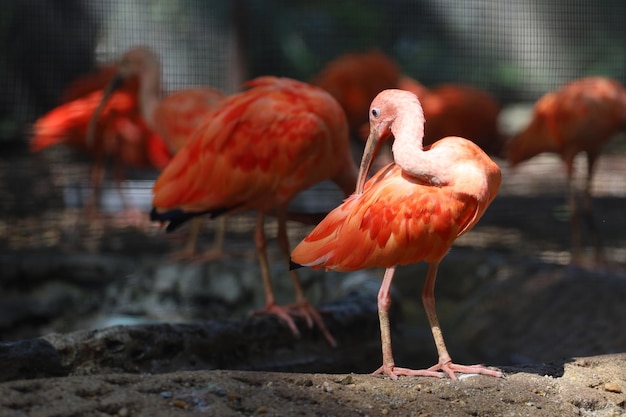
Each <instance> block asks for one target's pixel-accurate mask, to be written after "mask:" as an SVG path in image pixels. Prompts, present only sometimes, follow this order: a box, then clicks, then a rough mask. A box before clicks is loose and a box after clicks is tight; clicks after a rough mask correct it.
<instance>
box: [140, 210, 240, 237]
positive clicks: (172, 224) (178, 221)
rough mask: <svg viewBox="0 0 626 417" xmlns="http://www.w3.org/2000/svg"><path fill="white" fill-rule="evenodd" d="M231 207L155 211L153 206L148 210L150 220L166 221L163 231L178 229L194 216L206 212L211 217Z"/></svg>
mask: <svg viewBox="0 0 626 417" xmlns="http://www.w3.org/2000/svg"><path fill="white" fill-rule="evenodd" d="M233 209H234V207H228V208H221V209H214V210H204V211H185V210H182V209H172V210H168V211H164V212H162V213H160V212H158V211H157V209H156V207H153V208H152V210H151V211H150V220H151V221H153V222H161V223H167V227H166V228H165V231H166V232H171V231H174V230H176V229H178V228H179V227H180V226H182V225H183V224H184V223H185V222H187V221H188V220H191V219H193V218H194V217H199V216H204V215H207V214H208V215H209V218H211V219H213V218H215V217H218V216H220V215H222V214H224V213H227V212H229V211H231V210H233Z"/></svg>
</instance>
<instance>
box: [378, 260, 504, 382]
mask: <svg viewBox="0 0 626 417" xmlns="http://www.w3.org/2000/svg"><path fill="white" fill-rule="evenodd" d="M438 267H439V263H432V264H430V265H429V267H428V274H427V276H426V283H425V284H424V290H423V291H422V301H423V303H424V308H425V310H426V315H427V316H428V322H429V323H430V327H431V331H432V333H433V337H434V339H435V345H436V346H437V352H438V353H439V362H438V363H437V365H434V366H431V367H430V368H428V369H423V370H413V369H407V368H398V367H396V366H395V364H394V360H393V353H392V350H391V332H390V330H389V315H388V312H389V307H390V305H391V295H390V288H391V281H392V279H393V274H394V272H395V267H392V268H387V270H386V271H385V276H384V278H383V283H382V285H381V287H380V291H379V293H378V316H379V318H380V335H381V341H382V348H383V365H382V366H381V367H380V368H378V369H377V370H376V371H375V372H374V374H375V375H376V374H384V375H387V376H389V377H390V378H391V379H397V378H398V376H401V375H406V376H434V377H439V378H440V377H442V376H443V374H442V373H441V372H440V371H443V372H445V373H446V374H447V375H448V376H449V377H450V378H452V379H457V378H456V375H455V372H459V373H465V374H483V375H489V376H494V377H502V376H503V375H502V373H501V372H499V371H493V370H491V369H487V368H485V367H484V366H482V365H470V366H466V365H457V364H454V363H452V359H451V358H450V355H449V354H448V350H447V349H446V345H445V343H444V341H443V334H442V333H441V327H440V326H439V320H438V319H437V313H436V312H435V279H436V278H437V269H438Z"/></svg>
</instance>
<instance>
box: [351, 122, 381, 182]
mask: <svg viewBox="0 0 626 417" xmlns="http://www.w3.org/2000/svg"><path fill="white" fill-rule="evenodd" d="M380 143H381V141H380V135H379V133H378V129H377V128H376V127H373V126H371V125H370V134H369V136H368V137H367V142H366V143H365V149H363V158H362V159H361V167H360V168H359V176H358V177H357V180H356V191H355V194H362V193H363V187H364V186H365V181H366V180H367V175H368V174H369V171H370V169H371V167H372V161H373V160H374V157H375V156H376V154H377V153H378V150H379V148H380Z"/></svg>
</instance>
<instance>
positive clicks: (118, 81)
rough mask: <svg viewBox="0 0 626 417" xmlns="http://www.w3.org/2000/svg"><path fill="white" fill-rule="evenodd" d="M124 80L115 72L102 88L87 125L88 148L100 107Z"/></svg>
mask: <svg viewBox="0 0 626 417" xmlns="http://www.w3.org/2000/svg"><path fill="white" fill-rule="evenodd" d="M124 81H125V78H124V76H123V75H122V74H116V75H115V77H113V79H112V80H111V82H110V83H109V85H107V87H106V88H105V89H104V92H103V94H102V100H100V103H99V104H98V107H96V109H95V110H94V112H93V115H92V116H91V119H89V124H88V125H87V138H86V141H87V147H88V148H90V147H92V146H93V144H94V141H95V139H94V136H95V131H96V124H97V123H98V119H99V118H100V114H101V113H102V109H104V106H105V105H106V104H107V101H108V100H109V97H111V94H113V92H114V91H115V90H117V89H118V88H120V87H121V86H122V84H124Z"/></svg>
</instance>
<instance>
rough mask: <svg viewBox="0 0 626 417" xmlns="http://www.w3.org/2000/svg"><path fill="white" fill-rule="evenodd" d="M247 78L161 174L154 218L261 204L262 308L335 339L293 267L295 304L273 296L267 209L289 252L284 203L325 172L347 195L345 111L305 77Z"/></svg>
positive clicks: (350, 181)
mask: <svg viewBox="0 0 626 417" xmlns="http://www.w3.org/2000/svg"><path fill="white" fill-rule="evenodd" d="M247 85H248V87H250V89H248V90H246V91H244V92H241V93H238V94H234V95H231V96H228V97H227V98H226V99H225V100H224V101H222V102H221V103H220V105H219V106H218V109H216V110H215V111H214V112H213V113H212V114H211V115H210V117H209V118H208V119H207V120H206V121H205V122H204V123H203V124H202V125H201V126H200V127H199V128H198V130H196V133H195V134H194V135H193V137H192V138H191V140H190V141H189V142H188V143H187V144H186V145H185V146H184V147H183V148H182V149H181V150H180V151H179V152H178V153H177V154H176V156H175V157H174V159H173V160H172V162H171V163H170V164H169V165H168V166H167V168H165V170H164V171H163V172H162V174H161V176H160V177H159V178H158V179H157V181H156V183H155V185H154V189H153V192H154V199H153V202H152V203H153V206H154V209H153V211H152V214H151V215H152V219H153V220H155V221H161V222H167V223H169V224H168V226H167V230H173V229H175V228H176V227H178V226H179V225H180V224H182V223H183V222H185V221H186V220H188V219H190V218H193V217H195V216H200V215H203V214H208V215H210V216H211V217H215V216H218V215H220V214H226V213H233V212H237V211H242V210H254V211H256V212H257V223H256V230H255V234H254V241H255V244H256V249H257V253H258V259H259V263H260V266H261V275H262V278H263V284H264V287H265V296H266V305H265V308H264V309H263V310H261V311H262V312H265V313H270V314H274V315H276V316H278V317H279V318H280V319H282V320H283V321H284V322H286V323H287V324H288V326H289V327H290V329H291V330H292V331H293V333H294V334H296V335H298V334H299V331H298V329H297V327H296V325H295V323H294V321H293V318H292V316H293V315H300V316H304V317H305V318H306V320H307V322H308V324H309V325H312V324H313V323H315V324H316V325H317V326H318V327H319V328H320V329H321V331H322V332H323V334H324V336H325V337H326V339H327V340H328V341H329V342H330V343H331V344H333V345H334V344H335V340H334V338H333V337H332V335H331V334H330V333H329V332H328V330H327V329H326V326H325V325H324V322H323V320H322V319H321V317H320V315H319V313H318V312H317V311H316V310H315V309H314V308H313V307H312V306H311V305H310V304H309V302H308V301H307V299H306V297H305V294H304V292H303V290H302V288H301V285H300V283H299V280H298V277H297V275H296V273H295V271H291V272H290V277H291V280H292V282H293V285H294V287H295V292H296V304H294V305H293V306H279V305H277V304H276V301H275V298H274V294H273V290H272V285H271V281H270V273H269V263H268V258H267V253H266V246H267V242H266V236H265V232H264V221H265V216H266V214H269V213H271V214H275V215H276V217H277V218H278V236H277V241H278V245H279V247H280V249H281V251H282V252H283V254H284V255H285V258H286V259H287V260H288V259H289V251H290V248H289V241H288V238H287V228H286V218H287V205H288V204H289V202H290V201H291V199H292V198H293V196H294V195H295V194H296V193H298V192H300V191H302V190H304V189H306V188H308V187H310V186H312V185H314V184H316V183H318V182H321V181H323V180H326V179H331V180H333V181H334V182H335V183H337V185H338V186H339V187H340V188H341V189H342V190H343V192H344V193H345V194H346V195H349V194H350V193H351V192H352V191H354V186H355V182H356V177H357V171H358V170H357V168H356V164H355V162H354V160H353V159H352V156H351V154H350V150H349V138H348V126H347V123H346V118H345V114H344V112H343V110H342V109H341V107H340V105H339V104H338V103H337V101H336V100H335V99H334V98H333V97H332V96H331V95H330V94H328V93H327V92H325V91H324V90H322V89H320V88H317V87H314V86H312V85H309V84H306V83H302V82H298V81H295V80H291V79H288V78H276V77H260V78H257V79H254V80H252V81H250V82H248V83H247Z"/></svg>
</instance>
